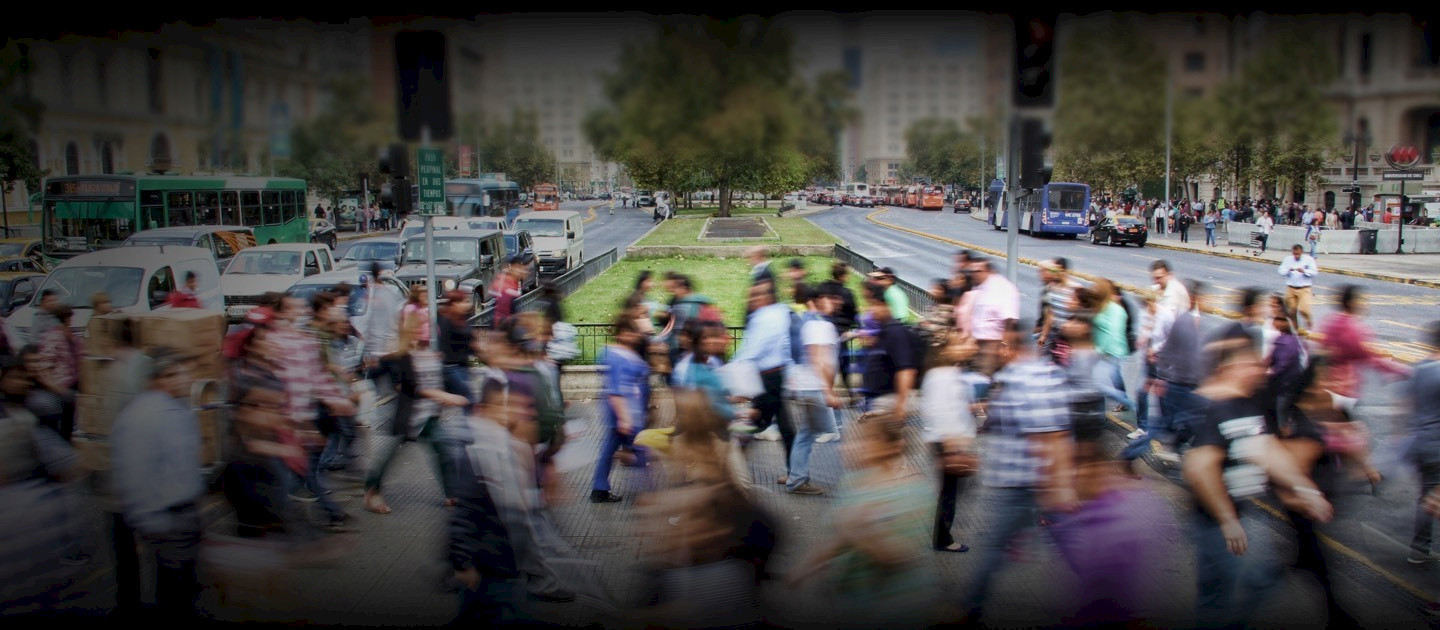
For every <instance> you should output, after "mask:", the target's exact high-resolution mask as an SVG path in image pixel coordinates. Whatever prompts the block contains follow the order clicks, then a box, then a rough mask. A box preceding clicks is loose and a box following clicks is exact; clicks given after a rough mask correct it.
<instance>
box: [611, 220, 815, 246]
mask: <svg viewBox="0 0 1440 630" xmlns="http://www.w3.org/2000/svg"><path fill="white" fill-rule="evenodd" d="M765 221H766V223H769V224H770V229H772V230H775V233H776V234H778V235H779V236H780V239H779V240H773V239H772V240H768V241H738V240H732V241H703V242H702V241H700V240H699V239H700V230H701V229H703V228H704V227H705V220H704V219H678V220H672V221H666V222H665V223H663V224H661V225H660V227H659V228H658V229H656V230H655V231H654V232H651V233H650V235H649V236H647V237H645V238H644V239H642V240H641V241H640V242H638V243H636V245H639V246H644V245H675V246H678V245H726V244H737V245H740V244H747V243H753V244H763V243H784V244H786V245H831V244H834V243H836V242H838V241H839V239H837V238H835V235H834V234H831V233H829V232H827V231H825V230H824V229H822V228H820V227H818V226H816V225H815V224H814V223H811V222H809V221H807V220H805V219H800V218H790V219H777V218H774V217H767V218H766V219H765Z"/></svg>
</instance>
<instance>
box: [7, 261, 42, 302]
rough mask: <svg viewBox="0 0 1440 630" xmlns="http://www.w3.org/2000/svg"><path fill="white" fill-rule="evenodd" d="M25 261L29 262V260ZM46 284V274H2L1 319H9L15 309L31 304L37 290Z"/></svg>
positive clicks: (25, 272) (24, 272)
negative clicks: (42, 284)
mask: <svg viewBox="0 0 1440 630" xmlns="http://www.w3.org/2000/svg"><path fill="white" fill-rule="evenodd" d="M23 260H29V259H28V258H26V259H23ZM43 282H45V274H43V273H36V272H33V271H6V272H3V273H0V317H9V316H10V313H12V312H14V311H15V309H17V308H20V307H22V306H25V305H26V304H29V303H30V299H31V298H33V297H35V291H36V289H39V288H40V284H41V283H43Z"/></svg>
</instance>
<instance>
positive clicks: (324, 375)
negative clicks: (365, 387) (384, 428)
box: [274, 325, 345, 430]
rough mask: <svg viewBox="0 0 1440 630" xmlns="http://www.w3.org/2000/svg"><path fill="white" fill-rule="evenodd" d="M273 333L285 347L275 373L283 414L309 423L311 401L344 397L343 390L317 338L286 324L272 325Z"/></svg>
mask: <svg viewBox="0 0 1440 630" xmlns="http://www.w3.org/2000/svg"><path fill="white" fill-rule="evenodd" d="M274 334H276V335H277V336H279V337H280V339H279V340H278V342H279V345H280V347H282V348H285V350H286V352H285V356H284V357H283V358H282V360H281V361H278V362H277V363H278V365H277V367H278V368H279V370H278V374H276V376H279V377H280V381H281V382H283V383H285V394H286V398H287V399H288V403H287V405H286V408H287V410H288V411H287V415H288V416H289V417H290V420H291V421H293V422H295V423H296V424H299V425H313V424H314V422H315V404H316V403H318V402H319V401H322V400H329V399H338V398H344V397H345V396H344V393H343V392H341V391H340V387H339V384H338V383H337V382H336V381H335V375H334V374H333V373H331V372H330V370H329V368H328V366H326V364H325V361H324V358H323V356H322V354H321V347H320V341H319V339H317V338H316V337H315V336H313V335H309V334H306V333H305V332H304V331H301V330H299V329H297V328H295V327H293V326H288V325H280V326H276V327H275V333H274ZM302 428H304V429H311V430H313V427H312V426H304V427H302Z"/></svg>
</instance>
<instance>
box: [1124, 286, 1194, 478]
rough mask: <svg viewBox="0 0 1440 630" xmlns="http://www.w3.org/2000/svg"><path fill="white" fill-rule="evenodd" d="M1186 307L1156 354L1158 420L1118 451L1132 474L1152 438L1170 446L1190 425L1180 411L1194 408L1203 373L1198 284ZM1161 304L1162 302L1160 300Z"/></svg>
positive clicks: (1182, 438) (1169, 456) (1170, 457)
mask: <svg viewBox="0 0 1440 630" xmlns="http://www.w3.org/2000/svg"><path fill="white" fill-rule="evenodd" d="M1188 300H1189V301H1188V303H1187V304H1186V307H1185V308H1184V309H1183V310H1181V311H1179V312H1176V313H1175V322H1174V323H1173V324H1171V326H1170V331H1169V333H1168V335H1167V336H1166V338H1165V342H1164V347H1162V348H1161V349H1160V351H1159V352H1157V353H1156V354H1155V374H1156V377H1157V380H1156V381H1155V383H1154V386H1153V387H1154V393H1155V396H1156V397H1158V398H1159V399H1160V419H1159V421H1158V422H1157V423H1155V424H1154V425H1152V426H1151V427H1150V428H1149V429H1147V431H1148V433H1149V434H1148V435H1140V436H1137V437H1136V438H1134V439H1132V440H1131V441H1130V444H1129V445H1128V446H1126V447H1125V450H1124V451H1121V453H1120V459H1121V460H1122V464H1123V466H1124V467H1125V470H1126V472H1127V473H1128V474H1130V476H1132V477H1134V476H1135V472H1134V466H1135V460H1136V459H1139V458H1140V456H1142V455H1144V454H1145V452H1146V451H1148V450H1150V442H1151V441H1152V439H1155V440H1161V443H1162V444H1164V443H1166V442H1170V444H1168V445H1167V446H1170V447H1171V448H1172V449H1174V448H1177V447H1178V445H1179V444H1181V443H1183V442H1184V441H1185V438H1186V437H1187V436H1188V435H1189V427H1187V426H1185V425H1184V423H1182V422H1180V420H1181V419H1182V416H1183V414H1185V413H1187V412H1188V411H1190V410H1191V409H1193V408H1194V406H1195V403H1194V391H1195V388H1196V387H1197V386H1198V385H1199V383H1200V380H1201V379H1202V378H1204V376H1205V362H1204V361H1202V360H1201V354H1200V351H1201V344H1202V343H1203V340H1204V336H1203V333H1202V330H1201V328H1202V327H1201V322H1200V283H1198V282H1194V281H1191V282H1190V289H1189V291H1188ZM1162 306H1163V302H1162ZM1158 456H1159V457H1161V458H1163V459H1166V460H1169V461H1171V462H1175V461H1178V457H1177V456H1176V455H1175V454H1174V453H1163V454H1160V455H1158Z"/></svg>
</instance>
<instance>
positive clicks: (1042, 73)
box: [1014, 14, 1056, 107]
mask: <svg viewBox="0 0 1440 630" xmlns="http://www.w3.org/2000/svg"><path fill="white" fill-rule="evenodd" d="M1055 17H1056V16H1055V15H1054V14H1040V15H1032V16H1023V15H1021V16H1016V17H1015V18H1014V19H1015V72H1016V77H1015V79H1016V81H1015V95H1014V102H1015V106H1016V107H1053V106H1054V105H1055V90H1054V88H1055V86H1054V83H1055V81H1054V78H1055Z"/></svg>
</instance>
